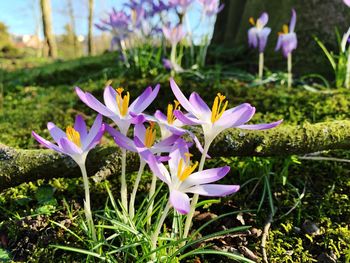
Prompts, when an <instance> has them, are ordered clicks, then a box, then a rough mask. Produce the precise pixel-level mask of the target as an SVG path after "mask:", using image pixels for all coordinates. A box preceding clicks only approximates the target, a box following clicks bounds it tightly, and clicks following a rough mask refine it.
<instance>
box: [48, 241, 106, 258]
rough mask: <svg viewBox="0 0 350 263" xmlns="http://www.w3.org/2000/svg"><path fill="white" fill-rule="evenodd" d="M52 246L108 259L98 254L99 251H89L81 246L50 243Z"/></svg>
mask: <svg viewBox="0 0 350 263" xmlns="http://www.w3.org/2000/svg"><path fill="white" fill-rule="evenodd" d="M50 247H54V248H58V249H62V250H66V251H71V252H76V253H80V254H84V255H88V256H93V257H95V258H98V259H101V260H106V258H105V257H103V256H101V255H100V254H97V253H95V252H92V251H89V250H85V249H81V248H75V247H66V246H60V245H50Z"/></svg>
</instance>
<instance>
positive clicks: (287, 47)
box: [276, 9, 298, 88]
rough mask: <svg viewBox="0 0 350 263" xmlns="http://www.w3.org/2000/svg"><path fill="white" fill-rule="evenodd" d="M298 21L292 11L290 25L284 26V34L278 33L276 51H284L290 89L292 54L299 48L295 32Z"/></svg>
mask: <svg viewBox="0 0 350 263" xmlns="http://www.w3.org/2000/svg"><path fill="white" fill-rule="evenodd" d="M296 21H297V14H296V12H295V10H294V9H292V18H291V20H290V24H289V27H288V25H283V27H282V32H279V33H278V40H277V46H276V51H277V50H280V49H282V53H283V55H284V56H285V57H286V58H287V61H288V62H287V63H288V66H287V67H288V88H290V87H291V86H292V52H293V50H295V49H296V48H297V45H298V40H297V35H296V33H295V32H294V29H295V24H296Z"/></svg>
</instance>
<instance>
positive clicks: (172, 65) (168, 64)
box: [163, 58, 184, 72]
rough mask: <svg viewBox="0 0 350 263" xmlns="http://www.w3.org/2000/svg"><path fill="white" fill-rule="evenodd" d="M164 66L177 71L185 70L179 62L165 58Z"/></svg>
mask: <svg viewBox="0 0 350 263" xmlns="http://www.w3.org/2000/svg"><path fill="white" fill-rule="evenodd" d="M163 66H164V68H165V69H167V70H174V71H175V72H183V71H184V69H183V68H182V67H181V66H180V65H179V64H177V63H173V62H171V60H169V59H166V58H163Z"/></svg>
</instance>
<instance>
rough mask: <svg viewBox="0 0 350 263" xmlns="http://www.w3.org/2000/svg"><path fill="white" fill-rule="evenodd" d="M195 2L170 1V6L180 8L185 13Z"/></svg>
mask: <svg viewBox="0 0 350 263" xmlns="http://www.w3.org/2000/svg"><path fill="white" fill-rule="evenodd" d="M193 2H194V0H169V5H170V6H172V7H175V8H176V7H180V8H181V10H182V13H185V12H186V10H187V9H188V7H189V6H190V5H191V4H192V3H193Z"/></svg>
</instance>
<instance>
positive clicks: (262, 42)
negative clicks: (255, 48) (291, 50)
mask: <svg viewBox="0 0 350 263" xmlns="http://www.w3.org/2000/svg"><path fill="white" fill-rule="evenodd" d="M270 33H271V28H269V27H265V28H263V29H261V30H260V32H259V35H258V38H259V52H260V53H262V52H264V50H265V47H266V44H267V39H268V37H269V34H270Z"/></svg>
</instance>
